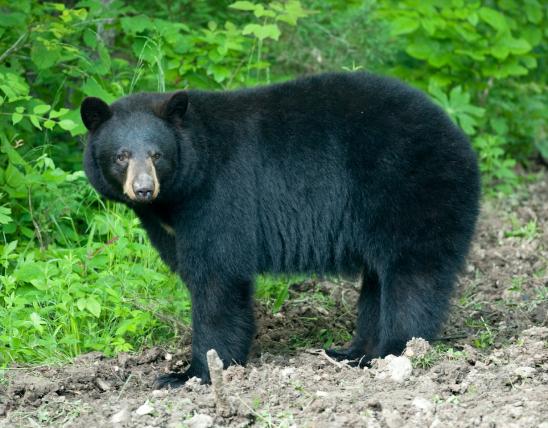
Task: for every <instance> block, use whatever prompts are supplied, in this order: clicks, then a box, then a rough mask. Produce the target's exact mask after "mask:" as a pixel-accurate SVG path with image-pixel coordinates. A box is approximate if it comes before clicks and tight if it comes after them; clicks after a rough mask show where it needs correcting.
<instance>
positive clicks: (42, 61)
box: [30, 43, 61, 70]
mask: <svg viewBox="0 0 548 428" xmlns="http://www.w3.org/2000/svg"><path fill="white" fill-rule="evenodd" d="M60 58H61V52H60V51H59V49H58V48H57V47H51V48H50V47H45V46H44V45H43V44H41V43H34V44H33V45H32V48H31V50H30V59H31V60H32V62H33V63H34V64H35V65H36V67H37V68H38V69H39V70H45V69H47V68H50V67H51V66H52V65H54V64H55V63H57V61H58V60H59V59H60Z"/></svg>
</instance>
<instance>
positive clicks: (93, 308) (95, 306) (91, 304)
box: [86, 296, 101, 318]
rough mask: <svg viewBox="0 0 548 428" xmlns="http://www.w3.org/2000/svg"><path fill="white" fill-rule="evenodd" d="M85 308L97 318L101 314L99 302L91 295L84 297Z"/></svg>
mask: <svg viewBox="0 0 548 428" xmlns="http://www.w3.org/2000/svg"><path fill="white" fill-rule="evenodd" d="M86 309H87V310H88V311H89V312H90V313H91V314H92V315H93V316H94V317H95V318H99V316H100V315H101V304H100V303H99V302H98V301H97V299H96V298H95V297H93V296H89V297H88V298H87V299H86Z"/></svg>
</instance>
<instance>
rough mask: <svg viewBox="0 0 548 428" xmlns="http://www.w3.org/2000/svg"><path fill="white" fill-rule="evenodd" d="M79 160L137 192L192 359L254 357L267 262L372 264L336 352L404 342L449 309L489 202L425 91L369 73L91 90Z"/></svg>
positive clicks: (176, 381)
mask: <svg viewBox="0 0 548 428" xmlns="http://www.w3.org/2000/svg"><path fill="white" fill-rule="evenodd" d="M81 114H82V120H83V122H84V124H85V126H86V127H87V129H88V130H89V137H88V144H87V147H86V150H85V159H84V166H85V171H86V173H87V176H88V178H89V180H90V182H91V184H92V185H93V186H94V187H95V189H97V191H98V192H99V193H100V194H102V195H103V196H105V197H107V198H110V199H114V200H116V201H119V202H122V203H124V204H127V205H128V206H130V207H131V208H132V209H134V210H135V213H136V214H137V216H138V217H139V218H140V220H141V222H142V225H143V226H144V228H145V229H146V231H147V233H148V235H149V237H150V240H151V242H152V244H153V245H154V246H155V247H156V249H157V250H158V251H159V253H160V255H161V257H162V259H163V260H164V261H165V263H167V265H169V266H170V268H171V269H172V270H173V271H175V272H177V273H179V274H180V276H181V278H182V279H183V281H184V282H185V283H186V285H187V286H188V288H189V290H190V294H191V298H192V325H193V339H192V360H191V364H190V367H189V368H188V370H187V371H186V372H184V373H172V374H168V375H164V376H162V377H160V378H159V384H160V385H161V386H173V387H175V386H179V385H182V384H183V383H184V382H185V381H186V380H187V379H189V378H190V377H192V376H197V377H200V378H201V379H202V381H204V382H208V381H209V373H208V368H207V364H206V352H207V351H208V350H209V349H216V350H217V352H218V354H219V356H220V357H221V358H222V360H223V362H224V364H225V366H228V365H230V364H232V363H238V364H243V363H245V362H246V359H247V354H248V351H249V348H250V345H251V341H252V338H253V336H254V332H255V326H254V317H253V305H252V296H253V281H254V277H255V275H256V274H258V273H264V272H271V273H279V272H315V273H318V274H337V273H354V274H356V273H361V275H362V276H361V281H362V284H361V294H360V297H359V302H358V311H357V312H358V314H357V316H358V320H357V327H356V332H355V335H354V339H353V341H352V343H351V345H350V346H349V348H348V349H343V350H331V351H329V352H330V355H332V356H334V357H336V358H338V359H348V360H356V361H360V362H361V363H362V364H363V363H366V362H368V361H370V360H371V359H372V358H375V357H382V356H385V355H387V354H390V353H391V354H398V353H400V352H401V351H402V349H403V348H404V346H405V343H406V341H407V340H408V339H410V338H411V337H413V336H416V337H424V338H427V339H428V338H433V337H434V336H435V334H436V332H437V331H438V329H439V327H440V324H441V323H442V322H443V320H444V316H445V315H446V313H447V310H448V306H449V299H450V295H451V291H452V288H453V285H454V283H455V281H456V275H457V274H458V271H459V269H460V268H461V266H462V265H463V262H464V258H465V256H466V253H467V250H468V247H469V244H470V241H471V238H472V235H473V231H474V225H475V222H476V217H477V215H478V205H479V196H480V184H479V183H480V180H479V174H478V167H477V160H476V156H475V153H474V151H473V150H472V148H471V146H470V144H469V141H468V140H467V138H466V137H465V135H464V134H463V133H462V132H461V131H460V130H459V129H458V128H457V126H455V124H453V122H452V121H451V120H450V119H449V118H448V117H447V115H446V114H445V113H444V112H443V111H442V109H441V108H440V107H438V106H437V105H435V104H434V103H433V102H432V101H430V99H429V98H428V97H427V96H425V95H424V94H423V93H421V92H420V91H418V90H416V89H412V88H410V87H408V86H406V85H404V84H402V83H400V82H398V81H396V80H393V79H390V78H383V77H377V76H374V75H370V74H366V73H361V72H360V73H330V74H322V75H317V76H311V77H305V78H301V79H298V80H294V81H290V82H286V83H281V84H274V85H269V86H264V87H257V88H253V89H243V90H236V91H224V92H207V91H198V90H189V91H179V92H174V93H140V94H135V95H130V96H127V97H124V98H122V99H120V100H118V101H116V102H114V103H113V104H112V105H110V106H109V105H107V104H106V103H104V102H103V101H101V100H100V99H98V98H86V99H85V100H84V102H83V103H82V107H81Z"/></svg>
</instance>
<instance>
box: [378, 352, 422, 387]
mask: <svg viewBox="0 0 548 428" xmlns="http://www.w3.org/2000/svg"><path fill="white" fill-rule="evenodd" d="M374 364H375V366H376V367H375V368H376V370H377V373H376V375H375V378H376V379H386V378H389V379H391V380H393V381H394V382H397V383H402V382H404V381H405V380H406V379H409V376H411V372H412V371H413V366H412V364H411V360H410V359H409V358H407V357H403V356H402V357H396V356H394V355H387V356H386V357H385V358H384V359H382V360H376V362H375V363H374Z"/></svg>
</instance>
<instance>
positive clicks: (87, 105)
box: [80, 97, 112, 131]
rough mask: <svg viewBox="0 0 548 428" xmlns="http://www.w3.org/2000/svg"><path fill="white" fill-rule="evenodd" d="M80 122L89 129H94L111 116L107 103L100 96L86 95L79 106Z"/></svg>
mask: <svg viewBox="0 0 548 428" xmlns="http://www.w3.org/2000/svg"><path fill="white" fill-rule="evenodd" d="M80 115H81V116H82V122H84V125H85V126H86V128H87V129H88V130H89V131H95V130H96V129H97V128H99V126H100V125H101V124H103V123H104V122H106V121H107V120H109V119H110V118H111V117H112V111H111V110H110V107H109V106H108V104H107V103H105V102H104V101H103V100H101V99H100V98H95V97H87V98H86V99H85V100H84V101H83V102H82V106H81V107H80Z"/></svg>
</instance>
